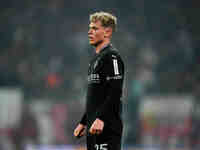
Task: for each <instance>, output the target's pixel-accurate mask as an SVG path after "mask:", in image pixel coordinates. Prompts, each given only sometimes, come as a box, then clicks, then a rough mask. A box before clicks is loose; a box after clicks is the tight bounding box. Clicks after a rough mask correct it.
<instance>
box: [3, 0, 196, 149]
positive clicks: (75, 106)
mask: <svg viewBox="0 0 200 150" xmlns="http://www.w3.org/2000/svg"><path fill="white" fill-rule="evenodd" d="M199 7H200V2H198V1H195V0H192V1H186V0H162V1H159V0H153V1H144V0H127V1H119V0H117V1H114V0H109V1H104V0H102V1H89V0H84V1H81V0H77V1H64V0H18V1H14V0H7V1H4V2H2V4H1V5H0V18H1V19H0V24H1V26H0V31H1V32H0V33H1V34H0V41H1V44H0V87H1V89H5V88H6V89H7V88H20V89H21V90H22V93H23V107H22V108H23V111H22V116H21V118H22V119H21V121H20V123H19V125H18V127H17V129H19V131H18V130H14V131H11V132H12V134H11V135H9V136H8V137H12V138H11V139H12V141H14V142H13V143H15V144H16V145H18V146H19V145H22V144H24V143H25V142H24V140H25V139H24V137H27V136H28V137H29V138H30V137H32V139H34V140H35V141H37V142H38V139H37V134H36V132H37V131H34V130H37V127H36V126H37V125H36V123H35V122H36V121H34V120H35V117H34V116H33V115H32V113H31V111H30V110H34V111H35V112H36V113H35V116H38V117H39V120H44V119H45V113H44V116H40V114H39V115H38V114H37V112H38V111H40V109H39V107H42V105H44V106H45V107H51V111H50V112H49V111H47V112H48V113H51V117H53V119H51V120H54V121H55V122H56V123H55V124H54V126H57V130H56V132H57V134H56V135H55V136H57V137H58V139H59V140H57V141H54V142H53V143H54V144H77V143H76V142H75V140H74V139H73V137H72V132H73V131H72V130H73V127H75V124H76V121H77V120H78V118H80V114H81V113H82V111H84V102H85V101H84V97H85V93H86V87H87V85H86V78H87V67H88V62H89V59H90V57H91V55H92V53H93V48H92V47H90V45H89V44H88V39H87V30H88V19H89V14H90V13H93V12H95V11H100V10H104V11H108V12H111V13H113V14H115V15H116V16H117V17H118V31H117V32H116V33H115V34H114V37H113V45H114V46H116V47H117V48H118V49H119V51H120V53H121V55H122V57H123V58H124V61H125V65H126V80H125V86H124V91H125V94H124V103H125V106H124V108H125V109H124V121H125V127H127V128H128V129H127V128H126V129H125V136H124V143H125V144H127V145H133V144H140V142H141V137H140V136H141V130H140V128H142V125H141V122H140V120H141V118H140V115H139V104H140V102H141V101H142V99H143V96H147V95H159V96H170V95H176V96H177V95H181V96H182V95H190V96H193V97H194V98H193V99H194V105H195V106H197V108H196V107H195V110H194V109H192V113H193V112H194V114H195V115H196V113H195V111H196V109H197V110H198V99H199V96H200V94H199V93H200V91H199V90H200V86H199V85H200V84H199V79H200V78H199V70H198V68H199V57H200V53H199V48H200V44H199V43H200V42H199V37H200V29H199V25H200V21H199V20H198V14H199V11H200V8H199ZM38 101H39V102H38ZM40 102H41V103H40ZM180 103H181V100H180ZM47 104H49V105H48V106H47ZM52 104H53V105H52ZM30 107H31V108H30ZM33 107H34V108H33ZM35 108H36V109H35ZM42 108H43V107H42ZM43 112H46V111H43ZM195 115H193V114H192V116H191V118H192V119H191V118H190V119H191V120H195V123H193V121H192V127H191V128H192V129H191V132H192V130H194V131H193V133H194V132H195V131H196V130H195V128H199V125H198V124H199V123H198V119H196V118H198V117H196V118H194V119H193V116H195ZM43 117H44V118H43ZM74 118H76V119H74ZM187 119H188V118H187ZM66 120H67V121H66ZM63 121H64V122H65V121H66V122H67V129H65V130H63V131H62V130H60V129H61V128H59V126H60V124H59V123H61V124H62V123H63ZM44 122H45V121H44ZM58 122H59V123H58ZM44 124H45V123H44ZM47 124H48V121H47ZM58 128H59V129H58ZM46 130H51V129H46ZM188 130H189V129H188ZM6 132H7V130H6ZM39 132H40V133H41V132H42V131H39ZM62 132H66V134H65V135H61V133H62ZM191 132H190V133H191ZM0 133H1V134H3V135H5V134H4V132H0ZM7 133H8V132H7ZM9 133H10V130H9ZM59 133H60V134H59ZM6 135H7V134H6ZM188 136H189V135H188ZM194 136H195V140H197V136H199V135H194ZM19 137H21V138H22V141H23V142H20V140H19V139H20V138H19ZM34 140H33V141H34ZM40 140H41V139H40ZM40 140H39V141H40ZM44 141H45V140H44ZM37 142H36V143H37ZM83 142H84V140H83V141H80V143H83ZM188 142H189V143H191V141H190V140H188ZM0 143H1V142H0ZM11 143H12V142H11ZM38 143H40V142H38ZM44 143H45V142H44ZM47 143H48V142H47ZM80 143H79V144H80ZM51 144H52V143H51ZM0 145H1V144H0ZM189 145H191V144H189ZM19 147H20V146H19Z"/></svg>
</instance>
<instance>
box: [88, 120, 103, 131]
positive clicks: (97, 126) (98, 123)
mask: <svg viewBox="0 0 200 150" xmlns="http://www.w3.org/2000/svg"><path fill="white" fill-rule="evenodd" d="M103 127H104V122H103V121H102V120H100V119H98V118H97V119H96V120H95V121H94V122H93V124H92V126H91V127H90V130H89V132H90V133H91V134H100V133H102V131H103Z"/></svg>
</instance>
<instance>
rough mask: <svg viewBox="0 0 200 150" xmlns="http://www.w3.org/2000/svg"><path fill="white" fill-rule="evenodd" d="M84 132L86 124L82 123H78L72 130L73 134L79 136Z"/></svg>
mask: <svg viewBox="0 0 200 150" xmlns="http://www.w3.org/2000/svg"><path fill="white" fill-rule="evenodd" d="M85 134H86V126H85V125H83V124H80V123H79V124H78V125H77V127H76V128H75V130H74V136H75V137H77V138H80V137H82V136H84V135H85Z"/></svg>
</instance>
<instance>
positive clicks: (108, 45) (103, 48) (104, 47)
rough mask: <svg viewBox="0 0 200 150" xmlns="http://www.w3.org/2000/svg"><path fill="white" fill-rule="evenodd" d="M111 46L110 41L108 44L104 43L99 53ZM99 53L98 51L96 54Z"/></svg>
mask: <svg viewBox="0 0 200 150" xmlns="http://www.w3.org/2000/svg"><path fill="white" fill-rule="evenodd" d="M110 46H112V44H111V43H108V44H106V45H104V46H103V47H102V48H101V49H100V51H99V53H98V54H100V53H102V52H103V51H104V50H105V49H106V48H107V47H110ZM98 54H97V53H96V55H98Z"/></svg>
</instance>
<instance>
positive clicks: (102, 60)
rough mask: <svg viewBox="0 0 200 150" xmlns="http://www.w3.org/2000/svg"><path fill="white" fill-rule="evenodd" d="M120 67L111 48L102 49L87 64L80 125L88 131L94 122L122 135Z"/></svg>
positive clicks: (121, 73)
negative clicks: (97, 119)
mask: <svg viewBox="0 0 200 150" xmlns="http://www.w3.org/2000/svg"><path fill="white" fill-rule="evenodd" d="M123 80H124V63H123V61H122V59H121V57H120V55H119V52H118V51H117V50H116V49H115V48H113V47H112V45H111V44H109V45H107V46H105V47H104V48H103V49H101V51H100V52H99V53H98V54H96V55H95V56H94V58H93V59H92V60H91V61H90V64H89V69H88V89H87V97H86V101H87V102H86V111H85V114H84V115H83V117H82V119H81V122H80V123H82V124H84V125H87V127H88V129H89V128H90V127H91V125H92V123H93V122H94V121H95V119H96V118H99V119H100V120H103V121H104V128H105V127H106V128H109V129H111V130H113V131H114V132H115V133H120V134H121V132H122V128H123V125H122V120H121V113H122V101H121V97H122V89H123Z"/></svg>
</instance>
